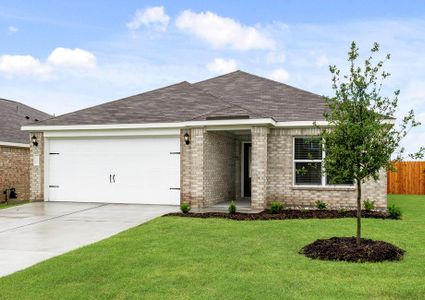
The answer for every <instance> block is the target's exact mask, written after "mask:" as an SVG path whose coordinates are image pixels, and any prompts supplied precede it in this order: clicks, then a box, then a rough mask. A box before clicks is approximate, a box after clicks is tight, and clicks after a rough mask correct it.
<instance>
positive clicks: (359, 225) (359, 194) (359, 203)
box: [356, 180, 362, 245]
mask: <svg viewBox="0 0 425 300" xmlns="http://www.w3.org/2000/svg"><path fill="white" fill-rule="evenodd" d="M356 181H357V237H356V243H357V245H360V241H361V240H360V238H361V233H362V223H361V222H362V201H361V200H362V182H361V180H356Z"/></svg>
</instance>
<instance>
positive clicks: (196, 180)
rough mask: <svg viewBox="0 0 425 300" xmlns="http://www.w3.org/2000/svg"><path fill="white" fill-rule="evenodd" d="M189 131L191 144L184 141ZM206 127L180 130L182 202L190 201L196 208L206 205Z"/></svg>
mask: <svg viewBox="0 0 425 300" xmlns="http://www.w3.org/2000/svg"><path fill="white" fill-rule="evenodd" d="M186 132H187V133H189V135H190V144H189V145H186V143H185V142H184V138H183V136H184V134H185V133H186ZM204 135H205V129H204V128H193V129H182V130H181V131H180V168H181V169H180V202H189V203H190V205H191V206H192V207H194V208H200V207H203V206H204V174H203V172H204Z"/></svg>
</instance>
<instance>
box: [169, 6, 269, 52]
mask: <svg viewBox="0 0 425 300" xmlns="http://www.w3.org/2000/svg"><path fill="white" fill-rule="evenodd" d="M176 26H177V27H178V28H179V29H181V30H183V31H186V32H189V33H191V34H193V35H195V36H197V37H198V38H200V39H202V40H204V41H206V42H208V43H209V44H211V45H212V46H213V47H214V48H224V47H230V48H233V49H236V50H251V49H273V48H274V46H275V42H274V40H273V39H271V38H269V37H267V36H266V35H265V34H264V33H262V32H260V30H259V29H257V28H255V27H252V26H245V25H242V24H240V23H239V22H237V21H235V20H234V19H231V18H225V17H221V16H218V15H216V14H215V13H212V12H209V11H207V12H201V13H194V12H192V11H191V10H185V11H183V12H182V13H181V14H180V16H178V18H177V20H176Z"/></svg>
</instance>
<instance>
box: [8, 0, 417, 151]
mask: <svg viewBox="0 0 425 300" xmlns="http://www.w3.org/2000/svg"><path fill="white" fill-rule="evenodd" d="M0 36H1V43H0V97H3V98H9V99H16V100H19V101H22V102H24V103H26V104H28V105H31V106H34V107H36V108H39V109H42V110H44V111H46V112H49V113H55V114H61V113H65V112H69V111H73V110H76V109H80V108H84V107H88V106H91V105H95V104H98V103H102V102H106V101H109V100H113V99H117V98H121V97H125V96H129V95H132V94H136V93H140V92H143V91H146V90H150V89H154V88H157V87H161V86H164V85H168V84H173V83H176V82H180V81H183V80H187V81H198V80H202V79H205V78H209V77H213V76H216V75H220V74H223V73H226V72H229V71H232V70H235V69H242V70H245V71H248V72H252V73H256V74H258V75H261V76H265V77H269V78H272V79H275V80H278V81H282V82H284V83H288V84H290V85H294V86H297V87H300V88H304V89H307V90H310V91H312V92H316V93H318V94H323V95H327V94H329V93H330V74H329V71H328V65H329V64H336V65H338V66H344V65H345V63H346V61H345V59H346V52H347V49H348V46H349V43H350V42H351V41H352V40H355V41H357V42H358V44H359V46H360V48H361V50H362V51H363V53H366V51H367V50H368V49H369V48H370V47H371V45H372V43H373V42H374V41H377V42H379V43H380V44H381V48H382V54H385V53H387V52H389V53H391V54H392V60H391V62H390V63H389V64H388V65H387V70H389V71H390V72H391V73H392V75H393V76H392V77H391V79H390V80H388V82H387V84H386V90H385V92H386V93H389V92H390V91H392V90H395V89H401V96H400V108H399V112H398V115H399V116H401V115H402V114H403V113H405V112H406V111H407V110H408V109H410V108H413V109H415V111H416V114H417V117H418V119H419V120H421V121H422V122H423V123H425V55H424V53H425V2H424V1H320V2H319V1H178V2H177V1H0ZM424 128H425V126H422V127H421V128H419V129H416V130H413V131H412V132H411V134H410V137H409V138H408V139H407V140H406V141H405V145H406V147H407V148H408V150H410V151H413V150H414V149H416V147H417V146H418V143H422V145H423V144H425V129H424Z"/></svg>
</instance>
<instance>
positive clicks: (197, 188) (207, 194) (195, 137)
mask: <svg viewBox="0 0 425 300" xmlns="http://www.w3.org/2000/svg"><path fill="white" fill-rule="evenodd" d="M186 132H187V133H189V135H190V144H189V145H186V144H185V143H184V140H183V136H184V134H185V133H186ZM180 136H181V146H180V147H181V149H180V150H181V151H180V154H181V155H180V159H181V162H180V164H181V165H180V170H181V179H180V180H181V186H180V193H181V194H180V195H181V202H189V203H190V204H191V206H192V207H198V208H199V207H206V206H210V205H213V204H216V203H219V202H223V201H230V200H235V199H236V198H235V197H236V190H237V185H236V180H235V178H236V175H235V174H236V170H237V168H238V166H239V168H240V164H238V163H236V161H237V160H236V157H237V155H236V153H237V147H236V144H237V143H236V142H235V137H234V136H233V135H231V134H228V133H225V132H207V131H206V130H205V129H203V128H194V129H190V130H182V131H181V135H180ZM239 150H240V148H239ZM239 174H240V171H239ZM239 184H240V179H239ZM239 192H240V187H239Z"/></svg>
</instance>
